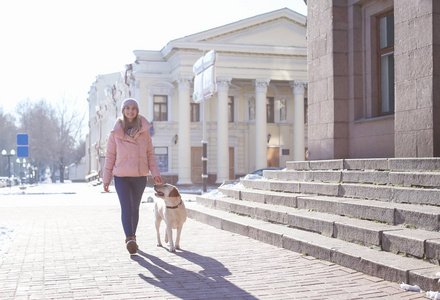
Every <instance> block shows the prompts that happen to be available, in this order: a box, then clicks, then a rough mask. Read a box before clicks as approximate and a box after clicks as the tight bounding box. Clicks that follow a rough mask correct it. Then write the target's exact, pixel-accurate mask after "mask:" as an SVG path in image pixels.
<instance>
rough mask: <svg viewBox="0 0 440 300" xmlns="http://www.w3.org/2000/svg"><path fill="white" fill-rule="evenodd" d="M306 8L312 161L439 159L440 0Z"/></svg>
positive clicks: (373, 0) (354, 0)
mask: <svg viewBox="0 0 440 300" xmlns="http://www.w3.org/2000/svg"><path fill="white" fill-rule="evenodd" d="M306 2H307V6H308V12H307V46H308V54H307V55H308V76H309V77H308V82H309V88H308V91H309V94H308V106H309V122H308V125H309V127H308V129H309V139H308V146H309V158H310V159H332V158H372V157H434V156H440V116H439V115H440V1H438V0H343V1H338V0H331V1H318V0H307V1H306Z"/></svg>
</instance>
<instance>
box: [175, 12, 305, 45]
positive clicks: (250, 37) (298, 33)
mask: <svg viewBox="0 0 440 300" xmlns="http://www.w3.org/2000/svg"><path fill="white" fill-rule="evenodd" d="M305 20H306V19H305V16H303V15H301V14H298V13H296V12H294V11H292V10H290V9H288V8H283V9H280V10H276V11H273V12H269V13H265V14H262V15H258V16H255V17H251V18H248V19H244V20H241V21H238V22H234V23H231V24H227V25H224V26H221V27H217V28H214V29H210V30H207V31H203V32H200V33H196V34H193V35H189V36H186V37H183V38H180V39H176V40H173V41H171V42H170V43H171V44H181V43H182V44H186V45H188V44H191V43H194V44H200V43H212V44H224V45H225V44H233V45H243V46H244V45H258V46H280V47H306V45H307V42H306V26H305Z"/></svg>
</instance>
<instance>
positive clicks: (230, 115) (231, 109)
mask: <svg viewBox="0 0 440 300" xmlns="http://www.w3.org/2000/svg"><path fill="white" fill-rule="evenodd" d="M228 121H229V123H232V122H234V97H232V96H229V99H228Z"/></svg>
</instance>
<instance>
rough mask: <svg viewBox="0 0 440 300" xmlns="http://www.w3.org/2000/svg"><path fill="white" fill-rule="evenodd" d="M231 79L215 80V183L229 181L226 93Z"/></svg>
mask: <svg viewBox="0 0 440 300" xmlns="http://www.w3.org/2000/svg"><path fill="white" fill-rule="evenodd" d="M231 80H232V78H217V183H222V182H223V181H225V180H229V120H228V92H229V85H230V84H231Z"/></svg>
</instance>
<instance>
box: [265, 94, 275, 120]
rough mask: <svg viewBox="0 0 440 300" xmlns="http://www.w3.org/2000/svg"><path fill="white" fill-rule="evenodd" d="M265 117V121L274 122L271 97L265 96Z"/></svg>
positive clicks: (272, 99) (273, 108)
mask: <svg viewBox="0 0 440 300" xmlns="http://www.w3.org/2000/svg"><path fill="white" fill-rule="evenodd" d="M266 117H267V123H275V107H274V98H273V97H268V98H266Z"/></svg>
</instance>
